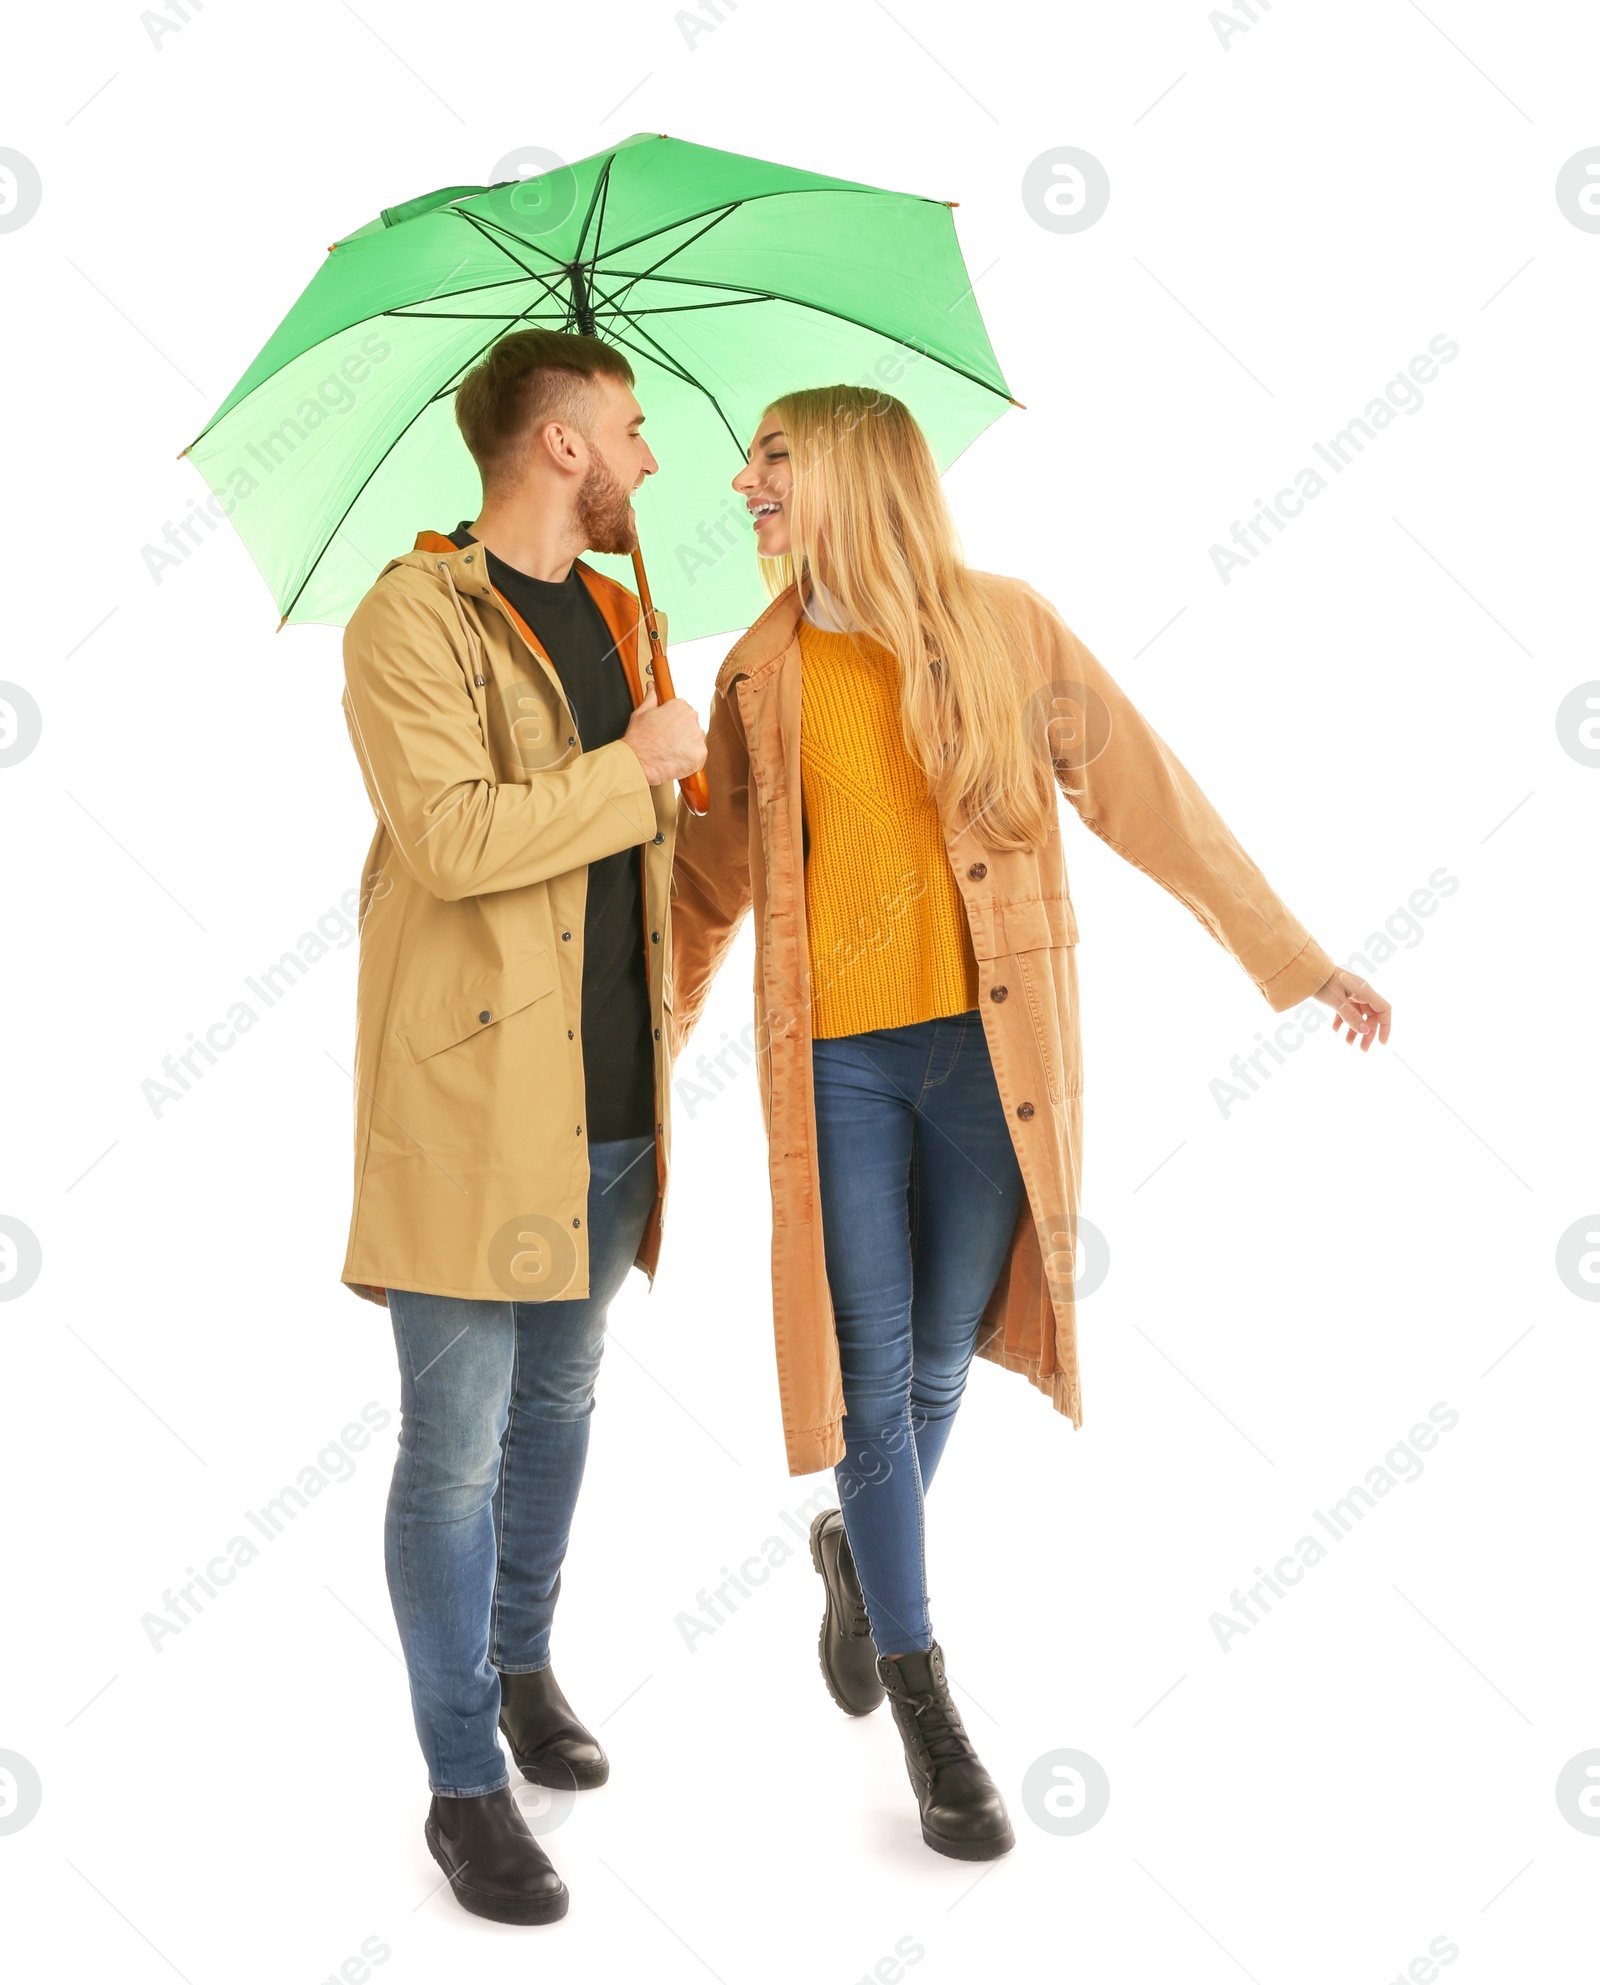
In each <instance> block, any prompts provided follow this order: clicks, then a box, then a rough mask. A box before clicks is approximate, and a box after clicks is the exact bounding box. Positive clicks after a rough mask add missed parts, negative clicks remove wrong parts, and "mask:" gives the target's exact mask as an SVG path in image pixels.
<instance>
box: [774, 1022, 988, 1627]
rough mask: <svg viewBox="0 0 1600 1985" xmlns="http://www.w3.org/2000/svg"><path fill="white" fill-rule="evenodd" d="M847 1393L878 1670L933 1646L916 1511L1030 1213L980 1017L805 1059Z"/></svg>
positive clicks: (850, 1497) (853, 1533)
mask: <svg viewBox="0 0 1600 1985" xmlns="http://www.w3.org/2000/svg"><path fill="white" fill-rule="evenodd" d="M811 1058H812V1090H813V1094H814V1096H815V1100H816V1114H817V1167H818V1175H819V1180H820V1184H821V1189H822V1231H823V1247H824V1253H825V1256H826V1263H827V1271H828V1287H829V1289H830V1291H831V1293H832V1296H833V1314H834V1325H835V1329H836V1330H837V1333H838V1339H839V1362H840V1366H841V1371H842V1379H843V1385H844V1403H845V1419H844V1440H845V1456H844V1459H843V1460H842V1461H841V1462H839V1463H838V1465H837V1466H836V1468H835V1470H834V1477H835V1480H836V1481H837V1483H838V1487H839V1501H840V1504H841V1506H842V1508H843V1512H844V1525H845V1533H846V1535H847V1536H848V1537H849V1540H850V1552H851V1556H852V1557H853V1558H854V1559H855V1565H856V1571H857V1574H858V1575H859V1577H860V1580H861V1590H862V1594H863V1596H864V1597H865V1599H866V1602H867V1617H868V1619H869V1621H870V1622H871V1626H872V1638H873V1640H874V1642H875V1643H876V1645H877V1649H878V1652H879V1653H880V1654H910V1653H912V1652H913V1651H914V1650H916V1649H918V1648H925V1647H928V1646H929V1645H930V1644H931V1643H932V1639H933V1629H932V1627H931V1625H930V1623H929V1619H928V1591H927V1577H926V1571H925V1567H924V1560H923V1521H922V1499H923V1494H924V1492H925V1490H926V1489H927V1487H928V1485H929V1483H930V1482H931V1481H932V1480H933V1475H934V1470H935V1469H936V1468H937V1467H938V1465H939V1457H940V1456H941V1455H942V1454H943V1452H944V1447H945V1442H946V1441H947V1440H948V1439H949V1437H950V1429H951V1426H952V1424H953V1423H954V1420H955V1415H956V1408H957V1407H958V1406H959V1405H960V1403H961V1394H962V1390H963V1388H964V1387H965V1385H966V1380H967V1368H968V1366H969V1365H970V1363H971V1362H972V1356H973V1351H974V1349H975V1346H976V1343H977V1333H978V1323H979V1319H980V1318H981V1316H982V1314H983V1309H984V1305H985V1304H986V1303H987V1301H988V1299H989V1295H990V1292H991V1290H992V1289H993V1288H994V1284H995V1280H996V1278H997V1276H998V1275H999V1273H1000V1270H1001V1269H1002V1267H1003V1266H1004V1264H1005V1259H1006V1255H1007V1253H1008V1252H1009V1250H1010V1246H1011V1237H1012V1235H1013V1233H1014V1232H1015V1229H1016V1224H1017V1216H1018V1214H1019V1212H1020V1211H1021V1209H1022V1205H1023V1201H1024V1199H1025V1197H1026V1193H1025V1188H1024V1186H1023V1181H1022V1173H1021V1170H1020V1169H1019V1167H1018V1165H1017V1156H1016V1151H1015V1149H1014V1148H1013V1146H1012V1142H1011V1132H1010V1130H1009V1128H1008V1127H1007V1124H1006V1115H1005V1107H1004V1105H1003V1104H1002V1103H1001V1100H1000V1092H999V1089H998V1087H997V1086H996V1083H995V1079H994V1069H993V1066H992V1065H991V1063H990V1059H989V1044H988V1042H987V1040H986V1039H985V1037H984V1031H983V1016H982V1015H981V1014H980V1013H978V1012H977V1011H976V1010H971V1011H968V1012H966V1013H955V1014H950V1015H947V1016H944V1017H941V1018H939V1019H935V1020H923V1021H918V1022H917V1023H915V1024H914V1025H912V1026H909V1027H881V1028H877V1029H875V1030H873V1031H872V1032H869V1033H863V1034H845V1035H840V1036H839V1037H837V1038H836V1039H833V1040H822V1041H813V1042H812V1045H811Z"/></svg>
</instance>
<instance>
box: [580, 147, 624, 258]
mask: <svg viewBox="0 0 1600 1985" xmlns="http://www.w3.org/2000/svg"><path fill="white" fill-rule="evenodd" d="M616 162H617V155H616V153H615V152H613V153H612V154H611V155H610V157H609V158H608V159H607V160H606V162H605V164H604V166H603V167H602V168H601V171H600V177H599V179H598V180H597V181H596V182H595V188H594V191H593V192H592V193H591V194H590V195H589V211H588V212H587V213H586V214H585V215H584V217H583V226H582V227H580V228H579V229H578V245H577V247H576V249H574V251H573V256H572V259H573V261H575V262H581V261H582V260H583V244H584V243H585V242H586V241H587V240H588V238H589V223H590V221H592V220H593V219H594V209H595V202H596V201H597V200H603V198H604V195H605V192H606V189H607V188H608V187H609V186H610V184H611V168H612V167H613V166H614V165H615V164H616ZM599 238H600V234H599V230H598V229H596V230H595V239H596V241H598V240H599Z"/></svg>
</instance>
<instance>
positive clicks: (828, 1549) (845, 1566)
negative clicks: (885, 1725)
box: [811, 1509, 883, 1716]
mask: <svg viewBox="0 0 1600 1985" xmlns="http://www.w3.org/2000/svg"><path fill="white" fill-rule="evenodd" d="M811 1562H812V1563H813V1564H814V1565H815V1566H816V1568H817V1570H818V1572H819V1573H820V1574H821V1577H822V1583H823V1587H824V1590H825V1591H826V1593H827V1595H828V1596H827V1604H826V1606H825V1608H824V1610H823V1615H822V1630H821V1632H820V1633H819V1634H818V1635H817V1659H818V1660H819V1661H820V1662H821V1663H822V1679H823V1680H824V1681H825V1682H826V1683H827V1685H828V1693H829V1695H831V1696H832V1697H833V1699H834V1701H835V1702H836V1703H837V1704H838V1705H839V1707H840V1708H841V1709H842V1710H843V1711H844V1712H845V1714H846V1715H847V1716H865V1715H866V1714H867V1712H868V1711H869V1710H873V1709H876V1708H877V1706H878V1704H879V1703H880V1702H882V1701H883V1684H882V1682H880V1681H879V1680H878V1650H877V1648H875V1647H874V1646H873V1644H872V1627H871V1625H870V1623H869V1622H868V1619H867V1605H866V1601H865V1600H864V1599H863V1598H862V1596H861V1581H860V1580H859V1579H858V1578H857V1577H856V1567H855V1560H854V1559H853V1558H852V1557H851V1555H850V1539H849V1538H848V1537H847V1536H846V1535H845V1530H844V1517H843V1515H842V1514H841V1513H840V1511H838V1510H836V1509H825V1510H823V1512H822V1513H821V1515H820V1516H817V1517H814V1518H813V1519H812V1523H811Z"/></svg>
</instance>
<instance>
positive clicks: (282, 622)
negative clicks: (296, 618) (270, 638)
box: [272, 614, 289, 634]
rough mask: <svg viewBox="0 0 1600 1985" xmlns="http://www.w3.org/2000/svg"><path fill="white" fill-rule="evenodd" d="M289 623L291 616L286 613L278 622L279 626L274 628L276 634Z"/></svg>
mask: <svg viewBox="0 0 1600 1985" xmlns="http://www.w3.org/2000/svg"><path fill="white" fill-rule="evenodd" d="M288 625H289V616H288V615H287V614H285V615H284V616H283V618H282V620H280V621H279V622H278V624H277V626H276V627H275V628H273V630H272V631H273V633H274V634H281V633H282V632H283V630H284V629H285V628H286V627H287V626H288Z"/></svg>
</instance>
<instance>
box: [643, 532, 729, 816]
mask: <svg viewBox="0 0 1600 1985" xmlns="http://www.w3.org/2000/svg"><path fill="white" fill-rule="evenodd" d="M633 580H634V584H635V586H636V587H637V588H638V592H639V611H640V612H641V613H642V614H643V616H644V629H645V633H646V634H647V635H648V636H649V638H650V669H651V674H652V676H653V678H654V681H655V685H656V700H657V702H660V703H670V702H671V701H672V698H673V695H674V693H675V692H674V690H673V687H672V672H671V670H670V669H669V668H668V667H667V651H666V649H665V647H664V646H663V645H662V641H661V633H660V630H659V628H657V626H656V610H655V607H654V606H653V605H652V604H651V600H650V581H649V580H648V579H647V578H646V577H645V576H644V554H643V552H641V551H640V549H639V547H638V546H637V545H635V546H634V548H633ZM678 790H679V791H680V792H681V793H682V794H683V797H684V799H685V801H686V802H687V804H688V808H689V811H690V812H691V813H705V812H707V811H709V809H710V806H711V789H710V787H709V786H708V785H707V784H706V775H705V773H704V772H691V773H690V774H689V776H688V778H687V779H680V780H679V781H678Z"/></svg>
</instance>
